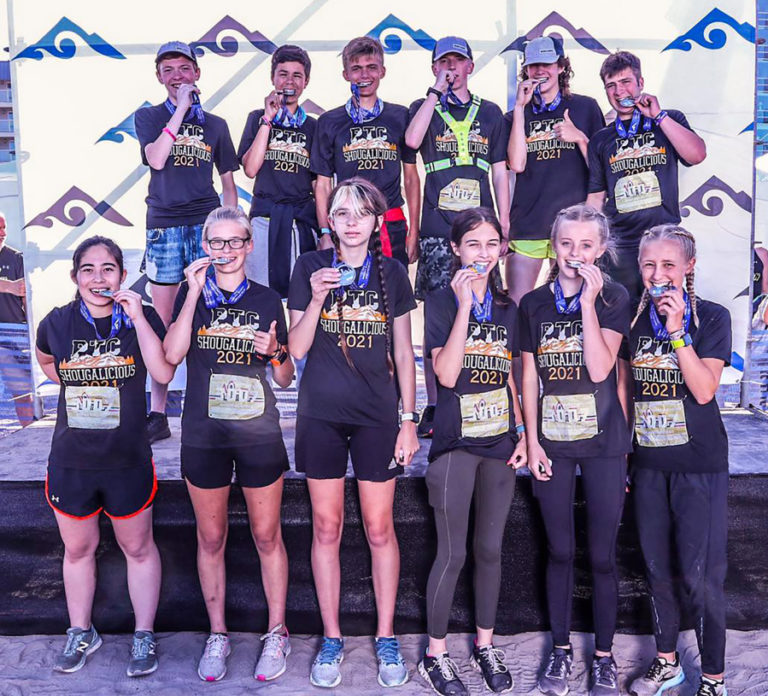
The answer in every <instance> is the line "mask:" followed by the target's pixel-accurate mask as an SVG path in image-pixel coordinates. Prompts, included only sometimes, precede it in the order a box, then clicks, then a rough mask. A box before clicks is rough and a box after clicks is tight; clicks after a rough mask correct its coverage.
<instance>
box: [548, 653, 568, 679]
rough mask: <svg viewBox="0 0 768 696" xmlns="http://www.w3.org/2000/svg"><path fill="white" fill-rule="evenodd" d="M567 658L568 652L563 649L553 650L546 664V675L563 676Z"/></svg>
mask: <svg viewBox="0 0 768 696" xmlns="http://www.w3.org/2000/svg"><path fill="white" fill-rule="evenodd" d="M567 660H568V653H567V652H565V651H563V652H562V653H556V652H553V653H552V654H551V655H550V656H549V664H548V665H547V675H548V676H556V677H559V678H560V679H562V678H563V677H565V665H566V661H567Z"/></svg>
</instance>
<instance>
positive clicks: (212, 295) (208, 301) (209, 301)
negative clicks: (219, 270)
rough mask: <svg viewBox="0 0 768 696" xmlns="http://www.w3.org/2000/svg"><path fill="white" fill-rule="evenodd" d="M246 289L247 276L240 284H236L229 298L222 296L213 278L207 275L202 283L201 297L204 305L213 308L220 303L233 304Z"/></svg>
mask: <svg viewBox="0 0 768 696" xmlns="http://www.w3.org/2000/svg"><path fill="white" fill-rule="evenodd" d="M247 289H248V278H246V279H245V280H244V281H243V282H242V283H240V285H238V286H237V287H236V288H235V290H234V292H233V293H232V294H231V295H230V296H229V299H227V298H226V297H224V293H223V292H222V291H221V289H220V288H219V286H218V285H216V280H215V278H212V277H211V276H208V277H207V278H206V279H205V285H203V299H204V300H205V306H206V307H208V309H213V308H214V307H218V306H219V305H221V304H225V305H233V304H236V303H237V302H238V301H239V300H240V298H241V297H242V296H243V295H245V291H246V290H247Z"/></svg>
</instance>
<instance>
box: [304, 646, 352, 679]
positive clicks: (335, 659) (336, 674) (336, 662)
mask: <svg viewBox="0 0 768 696" xmlns="http://www.w3.org/2000/svg"><path fill="white" fill-rule="evenodd" d="M343 660H344V639H343V638H326V637H323V642H322V644H321V645H320V650H319V651H318V652H317V656H316V657H315V661H314V662H313V663H312V671H311V672H310V673H309V681H310V683H311V684H312V685H313V686H322V687H324V688H326V689H331V688H333V687H334V686H338V685H339V684H341V671H340V670H339V666H340V665H341V663H342V662H343Z"/></svg>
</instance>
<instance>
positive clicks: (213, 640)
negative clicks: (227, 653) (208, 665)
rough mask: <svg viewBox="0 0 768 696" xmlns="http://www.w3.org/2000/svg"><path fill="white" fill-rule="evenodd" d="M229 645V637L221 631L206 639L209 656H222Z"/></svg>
mask: <svg viewBox="0 0 768 696" xmlns="http://www.w3.org/2000/svg"><path fill="white" fill-rule="evenodd" d="M226 645H227V637H226V636H225V635H223V634H221V633H214V634H213V635H212V636H210V637H209V638H208V640H207V641H205V652H206V654H207V656H208V657H222V656H223V655H224V649H225V647H226Z"/></svg>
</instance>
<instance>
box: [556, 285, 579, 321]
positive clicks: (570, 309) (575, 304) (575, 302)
mask: <svg viewBox="0 0 768 696" xmlns="http://www.w3.org/2000/svg"><path fill="white" fill-rule="evenodd" d="M583 289H584V285H583V284H582V286H581V287H580V288H579V292H578V294H577V295H576V296H575V297H574V298H573V299H572V300H571V301H570V302H569V303H568V304H566V302H565V295H564V294H563V288H562V287H561V285H560V279H559V278H555V308H556V309H557V313H558V314H575V313H576V312H578V311H579V310H580V309H581V291H582V290H583Z"/></svg>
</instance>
